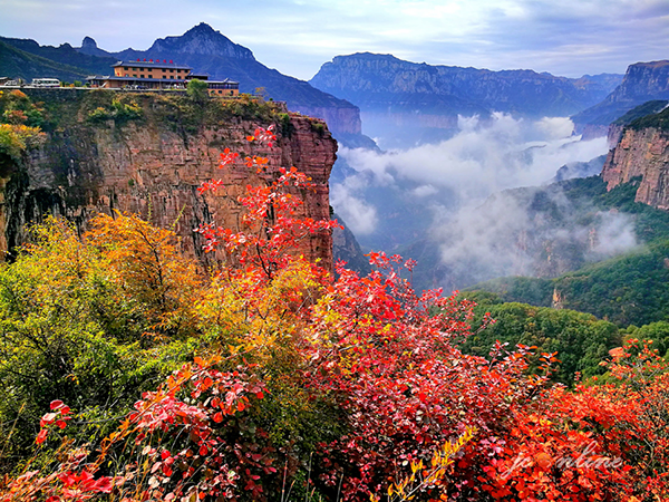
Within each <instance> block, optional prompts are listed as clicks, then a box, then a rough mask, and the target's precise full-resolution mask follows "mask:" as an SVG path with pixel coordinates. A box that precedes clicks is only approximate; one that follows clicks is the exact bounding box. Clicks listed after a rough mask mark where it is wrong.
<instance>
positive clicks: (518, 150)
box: [331, 114, 636, 287]
mask: <svg viewBox="0 0 669 502" xmlns="http://www.w3.org/2000/svg"><path fill="white" fill-rule="evenodd" d="M572 128H573V124H572V123H571V121H570V120H569V119H568V118H555V117H552V118H544V119H541V120H538V121H528V120H522V119H515V118H513V117H511V116H509V115H504V114H495V115H494V116H493V118H492V120H491V121H489V122H486V123H483V122H481V121H479V120H478V119H477V118H475V117H473V118H460V119H459V132H458V133H457V134H455V135H454V136H453V137H452V138H450V139H448V140H445V141H442V142H440V143H438V144H426V145H421V146H417V147H415V148H410V149H407V150H394V151H388V152H385V153H379V152H374V151H370V150H362V149H346V148H342V149H341V150H340V156H341V157H342V159H343V163H344V166H345V168H344V169H343V171H342V172H340V173H338V175H337V176H336V177H335V181H334V182H333V184H332V191H331V201H332V205H333V207H334V208H335V210H336V211H337V213H338V214H341V215H342V217H343V218H344V219H345V220H346V221H347V223H348V224H349V226H350V228H351V230H352V231H353V232H354V233H355V234H356V235H357V236H358V237H359V240H360V241H361V243H362V245H363V247H367V248H374V247H380V248H383V247H384V246H385V248H386V250H391V249H388V248H390V247H392V246H393V245H394V246H395V247H396V248H401V247H402V245H406V244H409V243H410V242H411V241H413V240H415V239H416V234H417V233H418V234H420V233H421V232H422V233H423V234H424V236H429V240H431V241H432V243H433V244H435V245H437V246H439V260H440V262H441V265H442V266H444V267H446V268H447V269H448V271H449V272H448V273H449V274H451V276H454V277H456V278H454V281H455V282H454V283H453V284H449V286H454V287H462V286H463V284H461V283H460V284H458V283H457V277H464V276H465V275H467V279H466V280H465V282H470V283H471V281H474V280H485V279H488V278H491V277H494V276H499V275H508V274H529V275H537V274H538V275H544V276H551V275H556V274H558V273H562V272H563V271H565V269H566V268H568V264H566V263H559V262H553V263H552V264H551V265H550V266H548V265H546V264H539V263H537V253H539V254H541V255H542V256H544V258H545V257H546V256H548V262H550V256H549V255H550V254H551V253H553V252H555V254H556V256H557V255H558V254H563V252H566V251H567V250H568V249H569V246H573V245H574V243H579V245H582V248H583V250H586V251H587V252H586V251H584V252H585V254H586V258H588V257H589V258H602V257H604V256H609V255H613V254H615V253H618V252H621V251H625V250H627V249H629V248H630V247H632V246H634V245H635V244H636V240H635V238H634V233H633V231H632V226H631V222H630V221H629V219H628V218H627V217H626V216H624V215H614V214H608V213H607V214H601V213H597V212H596V211H595V212H594V213H593V214H594V216H593V219H592V221H590V222H587V224H584V223H582V222H576V221H569V218H570V217H571V216H570V215H571V213H572V212H573V211H572V210H571V208H570V207H569V204H570V203H569V201H568V200H567V199H566V198H565V197H564V196H562V197H561V196H560V193H559V191H557V192H556V191H551V193H550V199H551V200H550V201H549V204H550V205H551V206H550V210H551V211H558V212H559V213H560V215H561V216H560V218H561V220H560V222H555V221H542V218H543V219H546V218H547V217H546V216H545V215H543V213H541V212H539V215H538V214H537V213H536V211H535V210H534V209H532V210H531V208H532V207H533V204H534V203H533V202H532V200H531V195H532V193H533V192H532V190H528V192H527V193H528V194H529V195H527V194H526V195H522V196H519V195H518V194H517V193H513V194H506V193H500V192H502V191H504V190H508V189H513V188H517V187H533V186H539V185H543V184H546V183H548V182H550V181H551V180H552V179H553V177H554V176H555V174H556V172H557V170H558V169H559V168H560V167H561V166H563V165H565V164H569V163H573V162H587V161H589V160H591V159H593V158H595V157H597V156H600V155H602V154H604V153H606V152H607V151H608V145H607V142H606V138H597V139H593V140H589V141H580V140H579V137H575V136H572V135H571V131H572ZM493 194H494V195H493ZM519 197H520V198H519ZM523 197H525V199H523ZM528 197H529V198H528ZM398 204H400V205H401V209H400V210H399V211H398V209H397V205H398ZM398 212H399V213H401V214H398ZM593 226H594V227H593ZM417 228H420V229H421V230H420V231H418V232H417V231H416V229H417ZM593 228H594V230H593ZM391 233H396V234H397V235H399V236H400V237H398V238H396V239H395V241H392V242H391V241H389V240H388V239H387V238H386V237H387V235H388V234H391ZM419 238H420V237H419ZM560 247H563V248H564V249H563V250H562V251H561V252H560V253H557V251H559V250H560ZM551 267H553V268H552V269H551ZM458 269H462V270H458ZM463 280H464V279H463Z"/></svg>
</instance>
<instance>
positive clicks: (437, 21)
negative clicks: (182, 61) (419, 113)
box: [0, 0, 669, 80]
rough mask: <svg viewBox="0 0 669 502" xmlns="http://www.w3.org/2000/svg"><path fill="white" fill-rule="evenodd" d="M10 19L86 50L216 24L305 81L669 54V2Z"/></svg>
mask: <svg viewBox="0 0 669 502" xmlns="http://www.w3.org/2000/svg"><path fill="white" fill-rule="evenodd" d="M0 13H1V14H0V36H4V37H12V38H31V39H34V40H37V41H38V42H39V43H40V44H42V45H54V46H58V45H60V44H62V43H70V44H71V45H73V46H75V47H78V46H79V45H80V44H81V40H82V39H83V37H84V36H90V37H92V38H94V39H95V40H96V41H97V43H98V46H99V47H100V48H102V49H105V50H109V51H119V50H123V49H126V48H128V47H132V48H134V49H140V50H141V49H148V48H149V47H150V46H151V44H152V43H153V41H154V40H155V39H156V38H163V37H165V36H170V35H181V34H183V33H184V32H186V31H187V30H188V29H190V28H192V27H193V26H195V25H197V24H199V23H200V22H206V23H207V24H209V25H211V26H212V27H213V28H214V29H215V30H218V31H220V32H221V33H223V34H224V35H225V36H227V37H228V38H230V39H231V40H232V41H233V42H236V43H238V44H241V45H243V46H245V47H248V48H249V49H251V50H252V51H253V53H254V55H255V57H256V59H257V60H258V61H260V62H261V63H263V64H264V65H266V66H269V67H270V68H276V69H277V70H279V71H280V72H282V73H284V74H287V75H291V76H294V77H297V78H300V79H304V80H308V79H310V78H311V77H313V76H314V75H315V74H316V73H317V72H318V69H319V68H320V66H321V65H322V64H323V63H326V62H328V61H330V60H332V58H334V57H335V56H338V55H344V54H352V53H355V52H365V51H369V52H374V53H383V54H393V55H395V56H396V57H399V58H401V59H405V60H409V61H414V62H419V63H422V62H426V63H428V64H433V65H438V64H443V65H452V66H473V67H476V68H488V69H491V70H502V69H517V68H531V69H533V70H535V71H538V72H543V71H547V72H550V73H552V74H554V75H562V76H567V77H579V76H581V75H584V74H591V75H594V74H598V73H624V72H625V70H626V69H627V66H629V65H630V64H632V63H635V62H638V61H653V60H658V59H667V58H669V0H560V1H556V0H255V1H253V2H245V1H243V0H241V1H240V0H237V1H234V2H233V1H230V0H188V1H184V0H142V1H141V2H137V1H136V0H58V1H54V0H0Z"/></svg>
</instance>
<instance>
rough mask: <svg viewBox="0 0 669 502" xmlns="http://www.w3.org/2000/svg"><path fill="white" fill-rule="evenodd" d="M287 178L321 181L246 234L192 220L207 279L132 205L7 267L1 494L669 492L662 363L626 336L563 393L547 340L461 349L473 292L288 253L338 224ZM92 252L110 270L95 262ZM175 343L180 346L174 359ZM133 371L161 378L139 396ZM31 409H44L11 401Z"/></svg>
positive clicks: (245, 497) (576, 500)
mask: <svg viewBox="0 0 669 502" xmlns="http://www.w3.org/2000/svg"><path fill="white" fill-rule="evenodd" d="M263 138H265V139H270V140H272V138H271V134H267V133H266V132H264V131H260V130H259V131H258V133H256V134H255V135H254V137H253V138H252V139H253V140H254V141H255V140H256V139H259V140H262V139H263ZM232 161H233V158H231V157H229V156H226V158H225V159H224V162H223V164H224V166H223V167H226V166H228V165H229V164H230V162H232ZM249 162H250V165H251V166H252V167H254V168H258V167H260V168H261V167H262V165H263V164H264V161H263V160H262V159H258V158H255V159H250V161H249ZM289 186H298V187H299V188H300V189H304V190H308V189H310V188H312V187H311V185H310V182H309V180H308V178H307V177H306V176H304V175H303V174H301V173H299V172H297V171H296V170H294V169H286V170H284V171H283V174H282V176H281V177H280V178H279V179H277V180H276V181H275V182H274V183H272V184H271V185H269V186H267V185H264V186H258V187H248V189H247V192H246V193H245V194H244V195H243V196H242V198H241V200H242V201H243V204H244V206H245V208H246V212H245V214H244V216H243V221H244V223H245V228H244V229H243V230H241V231H240V232H232V231H230V229H225V228H223V227H219V226H216V225H207V226H205V227H203V228H201V229H200V231H201V232H202V233H203V234H204V235H205V236H206V238H207V239H208V246H209V247H211V248H216V247H219V246H220V247H221V248H222V249H224V250H225V252H226V256H227V257H228V258H229V259H227V260H225V261H224V262H223V263H221V264H220V268H218V270H217V271H216V274H215V276H214V277H211V278H210V277H206V276H203V274H201V273H198V272H196V273H195V274H192V273H191V272H190V271H189V270H188V264H187V263H184V262H183V261H182V260H179V259H178V257H176V256H174V255H173V254H172V255H171V256H170V253H169V250H170V247H169V239H170V233H169V232H164V231H155V229H153V230H152V229H151V228H150V226H148V225H146V224H145V223H143V222H140V221H138V220H137V219H136V218H134V217H132V216H124V215H117V218H116V219H112V218H110V217H107V218H104V219H103V221H102V222H101V223H102V224H101V225H100V226H99V227H97V228H96V229H95V230H94V234H93V235H91V236H87V237H85V238H84V239H83V240H79V238H78V237H77V236H75V235H74V233H73V232H71V231H68V230H67V227H64V230H63V231H62V232H59V231H57V229H58V228H63V227H61V226H59V224H58V223H57V222H56V223H55V228H54V227H53V226H52V227H42V229H41V231H40V230H38V235H42V236H43V237H42V238H41V239H37V241H36V242H35V244H34V246H32V247H31V248H30V249H27V250H26V255H24V256H21V257H20V258H19V260H18V262H17V264H18V265H19V266H18V267H16V268H15V266H14V265H8V266H7V267H6V268H5V270H3V274H4V275H3V277H4V278H5V279H10V278H20V279H21V280H19V281H12V280H9V281H7V280H6V281H5V282H4V283H0V285H2V286H3V287H4V288H5V289H3V290H2V291H6V292H9V294H6V295H5V296H3V297H0V300H1V301H0V315H1V316H2V320H3V322H5V323H6V326H7V327H8V328H11V331H9V332H11V334H12V336H13V337H14V338H15V339H16V341H21V342H22V344H21V345H18V344H16V343H12V344H7V345H6V349H7V351H8V353H9V359H7V355H5V354H1V353H0V370H2V373H0V376H2V377H3V378H6V379H7V380H8V381H11V382H12V383H11V384H10V385H3V386H0V393H6V394H9V396H10V397H11V395H12V394H13V393H14V394H16V395H18V396H21V397H22V399H16V400H11V399H7V398H5V399H2V400H0V401H1V402H2V403H3V404H6V405H7V408H8V409H12V410H13V411H14V413H15V415H18V416H20V417H21V419H22V422H21V429H20V430H14V429H12V425H11V423H12V422H11V421H9V422H7V421H4V422H3V427H5V428H6V430H7V431H11V434H7V435H5V436H4V437H5V438H6V439H5V441H6V443H7V444H8V445H10V448H11V449H9V450H8V449H7V448H4V447H3V449H2V450H0V452H1V453H0V454H5V452H6V451H11V452H12V457H11V459H10V461H8V462H4V463H3V465H4V466H6V467H7V468H8V470H9V471H11V472H10V473H9V474H8V475H7V476H6V477H3V481H2V483H1V484H0V498H2V500H7V501H12V502H13V501H19V500H20V501H25V500H32V499H38V500H39V499H44V500H48V501H49V502H57V501H58V502H75V501H80V500H87V499H88V500H101V501H102V500H106V501H114V500H124V501H125V502H138V501H140V500H150V499H152V500H166V501H171V500H198V499H199V500H204V501H207V500H217V499H218V500H225V499H228V500H234V501H249V502H250V501H256V502H257V501H262V502H264V501H269V500H305V499H307V500H309V498H310V497H311V499H312V500H323V501H332V502H335V501H340V500H347V501H352V502H353V501H355V502H358V501H360V502H362V501H367V500H370V499H371V500H373V501H380V500H382V499H383V500H389V501H400V500H402V501H403V500H416V501H425V502H428V501H433V500H440V499H441V500H444V499H446V498H448V499H450V500H454V501H463V502H464V501H469V500H501V501H512V500H523V499H526V500H542V499H544V498H545V499H550V500H565V501H572V502H586V501H587V502H590V501H592V502H594V501H597V500H602V498H604V499H605V500H609V501H611V502H629V501H630V500H634V499H637V500H643V497H645V494H647V493H654V494H657V496H658V497H659V498H660V499H663V498H666V497H667V496H669V483H668V482H667V472H668V469H669V432H668V431H669V427H668V426H669V422H668V420H667V417H666V413H664V411H665V410H664V405H665V403H666V399H667V397H668V396H669V367H668V366H667V364H666V362H664V361H662V360H661V359H659V358H657V357H656V356H655V355H654V354H653V353H652V352H650V351H648V350H647V349H646V348H644V347H643V345H642V344H640V343H638V342H635V341H629V342H628V343H626V344H625V345H624V346H622V347H615V348H614V349H612V350H611V351H610V353H609V354H610V358H608V357H607V359H606V360H605V361H602V362H603V364H604V365H605V366H606V369H607V370H608V372H609V375H608V378H611V379H613V380H615V384H613V383H605V384H603V385H592V386H589V387H586V386H583V385H580V384H579V385H576V386H575V387H574V388H573V389H567V388H565V387H564V386H555V385H552V384H551V381H550V379H549V378H548V377H549V374H550V371H551V368H552V366H553V365H554V364H555V363H556V362H557V357H556V354H554V353H545V354H541V355H540V356H539V358H538V359H537V360H536V363H537V364H534V363H533V361H535V360H534V359H528V358H531V357H532V356H531V353H532V350H533V349H531V348H529V347H520V348H518V349H517V350H511V351H509V350H508V349H506V348H505V347H504V346H503V345H502V344H501V343H497V344H495V346H494V347H493V348H492V350H491V351H490V353H489V354H488V355H486V357H479V356H474V355H467V354H465V353H463V352H462V350H461V347H462V344H463V343H464V342H465V341H466V340H467V339H468V338H470V337H471V336H473V335H474V332H473V331H472V327H471V323H470V321H471V320H472V318H473V312H472V309H473V305H472V304H471V303H470V302H467V301H463V300H460V299H457V298H454V297H450V298H446V297H440V296H439V295H438V294H436V293H434V292H428V293H425V294H423V295H420V296H417V295H416V294H415V293H414V291H413V290H412V289H411V287H410V284H409V283H408V282H407V281H406V280H405V279H403V277H405V276H406V275H407V273H409V272H410V270H411V269H412V268H413V266H414V264H413V263H412V262H411V261H410V260H409V261H404V260H403V259H402V258H401V257H395V256H394V257H387V256H385V255H384V254H382V253H375V254H372V255H371V256H370V262H371V264H372V265H373V267H374V268H375V270H374V271H373V272H372V273H370V274H368V275H367V276H365V277H360V276H358V275H357V274H356V273H353V272H351V271H348V270H345V269H339V270H338V272H339V279H338V280H336V281H335V280H333V279H332V277H331V276H330V274H329V273H328V272H326V271H324V270H322V269H320V268H319V267H318V266H317V265H316V264H313V263H309V262H307V261H305V260H304V259H303V258H302V257H300V256H297V255H295V254H293V253H291V252H289V251H290V249H292V248H293V247H294V245H295V243H296V242H297V241H299V240H300V239H302V238H303V237H304V236H305V235H309V234H311V233H312V232H321V231H325V232H328V231H330V230H331V229H332V227H333V224H332V223H330V222H329V221H320V222H319V221H313V220H309V219H301V218H297V217H295V209H296V206H297V205H298V204H299V201H298V200H297V199H296V198H293V197H290V193H289V192H287V191H286V189H287V188H288V187H289ZM211 188H212V186H203V187H202V189H203V190H205V191H206V190H208V189H211ZM156 236H158V237H160V236H165V237H167V238H168V240H167V241H163V240H162V239H161V238H158V239H156V238H155V237H156ZM91 237H92V238H91ZM172 237H173V236H172ZM88 253H92V256H89V254H88ZM54 257H60V259H54ZM172 258H176V259H175V260H173V259H172ZM97 260H100V261H99V263H100V265H102V267H97V266H93V267H92V268H89V266H91V265H92V264H94V263H97ZM90 272H93V273H90ZM188 279H190V280H188ZM7 286H9V288H8V287H7ZM105 290H108V291H109V294H104V293H105ZM13 291H15V292H17V293H18V294H12V293H11V292H13ZM68 306H71V307H72V308H67V307H68ZM90 307H92V308H90ZM96 307H97V310H96ZM114 309H118V314H119V315H118V316H116V315H111V316H109V315H108V314H114V313H115V310H114ZM21 310H23V311H24V312H26V313H29V314H30V316H25V315H24V316H20V315H19V313H20V311H21ZM537 318H539V316H538V317H537ZM541 318H542V319H544V321H545V322H546V323H548V322H549V321H551V318H550V316H547V317H541ZM86 319H91V322H90V323H86V322H85V320H86ZM133 319H136V320H137V324H136V325H135V326H132V324H129V323H131V322H132V320H133ZM52 320H53V321H57V322H50V321H52ZM116 321H120V322H121V326H115V325H114V323H115V322H116ZM583 321H585V322H586V323H587V322H591V324H592V325H593V327H594V325H595V324H596V322H594V321H592V319H583ZM109 323H111V326H109V325H108V324H109ZM556 324H559V323H556ZM126 325H128V326H130V327H132V328H133V329H131V330H129V331H126V329H125V327H126ZM563 326H565V327H568V326H569V323H563ZM602 326H603V328H604V329H603V330H602V334H603V335H604V336H602V337H601V341H602V343H604V344H606V343H607V342H606V339H607V338H606V326H605V325H602ZM484 327H485V326H484ZM116 328H120V330H118V331H114V330H115V329H116ZM126 332H127V336H126V337H124V334H125V333H126ZM593 334H594V332H593ZM182 337H183V338H182ZM180 340H183V342H186V347H185V349H186V350H177V351H176V354H175V353H174V352H173V351H171V350H170V348H171V347H173V346H174V345H175V344H177V348H179V341H180ZM47 342H52V343H47ZM84 342H86V344H84ZM124 345H125V346H124ZM77 346H80V347H82V348H83V349H85V350H81V351H78V350H77ZM119 346H121V348H122V349H124V350H120V351H119V350H117V348H118V347H119ZM14 347H15V348H16V349H17V352H18V353H12V352H11V350H12V348H14ZM43 347H49V349H51V350H53V351H57V353H58V355H59V356H60V357H56V358H49V357H48V356H49V352H48V351H44V352H43V350H42V349H43ZM66 349H67V350H66ZM191 350H192V352H191ZM22 354H25V355H33V354H34V357H23V358H21V357H20V356H21V355H22ZM148 355H152V356H153V361H154V367H153V369H154V371H157V372H158V374H159V373H160V371H161V370H167V366H162V365H161V363H168V364H170V363H171V364H175V365H178V366H179V367H178V369H176V370H175V371H174V372H172V373H171V374H170V375H169V376H166V377H162V379H160V377H159V381H160V380H161V381H160V383H155V380H153V379H151V378H149V379H144V378H142V376H141V375H137V378H134V379H133V378H130V379H129V381H130V382H131V385H130V386H124V387H120V386H119V387H117V388H114V387H113V386H112V387H111V388H110V387H108V386H101V387H100V388H99V389H90V388H89V387H90V382H91V380H92V377H93V376H94V375H96V374H97V373H99V374H101V375H102V376H104V377H106V378H104V380H103V381H104V382H111V383H115V382H117V381H119V380H120V381H122V379H123V378H124V377H129V376H130V377H132V376H134V373H133V366H132V364H130V366H127V365H126V364H127V363H132V362H133V361H135V360H136V358H140V359H142V358H143V357H144V356H148ZM590 355H592V356H593V357H594V353H591V354H590ZM12 356H14V357H15V359H11V357H12ZM182 358H184V359H186V361H187V362H185V363H184V364H183V365H180V364H179V363H180V362H181V361H182V360H183V359H182ZM14 360H17V361H19V360H20V361H21V362H22V366H21V367H17V366H14V365H12V364H11V363H12V361H14ZM140 362H143V361H140ZM581 362H582V361H581ZM581 362H579V361H573V364H574V365H575V367H578V364H581ZM119 363H126V364H119ZM531 365H534V367H531ZM140 367H143V365H140ZM530 369H533V370H534V374H528V370H530ZM19 370H27V371H19ZM45 370H48V371H45ZM152 374H156V373H152ZM36 375H40V376H44V375H47V376H48V377H49V378H43V379H42V380H41V381H40V383H43V385H42V386H40V389H41V392H40V394H39V395H33V394H31V392H30V389H31V380H33V379H34V378H35V376H36ZM49 381H53V382H58V383H60V384H61V385H62V386H57V385H54V386H53V387H50V386H49V385H48V382H49ZM143 385H146V386H148V387H153V386H154V385H155V387H153V388H152V389H151V390H148V391H146V392H144V393H142V394H141V396H137V398H136V401H135V402H134V405H132V408H130V403H131V397H132V394H133V393H136V392H141V390H143V388H142V387H143ZM79 386H81V387H79ZM65 390H69V391H70V392H69V393H68V394H67V399H68V400H69V401H70V403H68V402H66V401H65V400H64V399H62V398H61V397H60V396H59V394H60V393H65ZM93 391H94V392H93ZM95 392H99V395H98V394H96V393H95ZM93 395H95V396H96V397H95V398H92V396H93ZM3 397H4V396H3ZM33 398H39V399H33ZM89 399H90V401H88V400H89ZM38 401H39V403H45V405H44V406H42V405H39V404H37V405H36V403H37V402H38ZM46 403H48V405H46ZM96 403H98V406H96ZM24 404H25V405H26V406H27V405H28V404H30V405H31V407H32V409H34V410H35V411H34V412H33V413H35V415H34V416H32V417H31V416H25V417H23V416H22V415H21V414H22V413H23V405H24ZM40 408H43V409H44V411H43V412H41V413H40V412H39V411H38V410H39V409H40ZM124 408H125V409H126V412H125V413H124V412H123V410H124ZM113 409H115V410H117V412H118V414H117V415H115V416H110V415H109V414H108V410H113ZM4 412H5V411H4V410H3V409H2V408H1V407H0V413H4ZM40 416H41V419H40V418H39V417H40ZM97 417H105V418H104V419H103V420H98V419H96V418H97ZM30 418H32V419H33V420H32V422H31V421H30ZM17 423H18V422H17ZM30 423H32V424H34V425H33V426H32V431H31V430H30V427H31V426H30V425H29V424H30ZM98 426H100V427H104V428H105V429H106V430H104V431H102V430H99V429H98ZM98 430H99V432H97V431H98ZM31 432H32V434H31ZM15 435H16V436H15ZM31 437H34V438H35V439H34V443H35V445H34V449H33V450H32V452H31V451H30V450H31V444H30V443H31V441H30V439H31ZM21 445H23V447H24V448H25V450H23V451H20V450H18V447H19V446H21ZM582 457H583V458H584V459H585V460H586V461H584V460H580V461H578V462H577V460H578V459H581V458H582ZM473 480H476V482H473Z"/></svg>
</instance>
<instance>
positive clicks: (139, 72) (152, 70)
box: [86, 59, 239, 97]
mask: <svg viewBox="0 0 669 502" xmlns="http://www.w3.org/2000/svg"><path fill="white" fill-rule="evenodd" d="M112 68H114V75H113V76H104V77H102V76H92V77H88V78H87V79H86V80H87V81H88V83H89V84H90V86H91V87H100V88H104V89H185V88H186V84H187V83H188V81H189V80H192V79H199V80H204V81H206V82H207V86H208V87H209V95H210V96H219V97H224V96H238V95H239V82H234V81H232V80H230V79H227V78H226V79H225V80H209V77H208V76H207V75H196V74H194V73H193V69H192V68H191V67H190V66H183V65H178V64H175V63H174V62H173V61H172V60H170V61H169V62H168V61H167V60H166V59H163V60H162V61H161V60H160V59H156V60H153V59H149V60H148V61H147V60H146V59H144V60H140V59H137V60H136V61H119V62H118V63H116V64H115V65H113V66H112Z"/></svg>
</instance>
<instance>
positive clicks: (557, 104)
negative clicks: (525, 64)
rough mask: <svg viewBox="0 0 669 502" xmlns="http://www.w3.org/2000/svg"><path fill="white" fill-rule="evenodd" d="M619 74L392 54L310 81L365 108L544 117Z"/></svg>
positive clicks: (577, 106)
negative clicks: (558, 73)
mask: <svg viewBox="0 0 669 502" xmlns="http://www.w3.org/2000/svg"><path fill="white" fill-rule="evenodd" d="M620 78H621V77H620V76H615V75H606V76H601V77H600V76H596V77H588V76H585V77H582V78H581V79H569V78H566V77H555V76H553V75H550V74H547V73H536V72H535V71H533V70H502V71H491V70H486V69H476V68H462V67H457V66H432V65H428V64H426V63H421V64H419V63H413V62H409V61H403V60H401V59H398V58H396V57H395V56H392V55H389V54H372V53H368V52H366V53H357V54H352V55H350V56H337V57H335V58H334V59H333V60H332V62H329V63H325V64H324V65H323V66H322V67H321V69H320V70H319V72H318V73H317V74H316V75H315V76H314V77H313V78H312V79H311V80H310V82H311V83H312V84H313V85H314V86H315V87H317V88H319V89H321V90H323V91H325V92H330V93H332V94H334V95H335V96H339V97H342V98H344V99H348V100H350V101H352V102H354V103H355V104H357V105H358V106H360V107H361V108H362V109H363V110H367V109H376V108H381V107H386V108H392V109H396V110H405V111H410V110H417V111H421V112H439V113H460V114H467V115H469V114H472V113H481V112H490V111H501V112H510V113H516V114H519V115H527V116H534V117H541V116H546V115H552V116H557V115H566V114H570V113H575V112H576V111H578V110H582V109H584V108H586V107H588V106H591V104H594V103H596V102H598V101H599V100H601V99H603V98H604V97H605V96H606V95H607V94H608V93H609V92H610V91H611V89H612V87H615V85H617V83H618V82H619V79H620Z"/></svg>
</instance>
